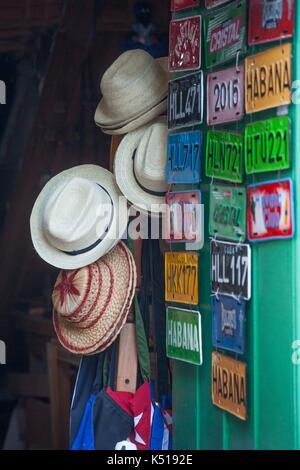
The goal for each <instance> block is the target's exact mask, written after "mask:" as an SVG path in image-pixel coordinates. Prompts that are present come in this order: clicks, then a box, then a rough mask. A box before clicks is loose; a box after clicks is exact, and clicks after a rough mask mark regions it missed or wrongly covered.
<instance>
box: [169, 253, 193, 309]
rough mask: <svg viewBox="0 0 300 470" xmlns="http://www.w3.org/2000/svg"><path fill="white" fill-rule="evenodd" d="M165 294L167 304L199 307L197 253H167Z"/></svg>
mask: <svg viewBox="0 0 300 470" xmlns="http://www.w3.org/2000/svg"><path fill="white" fill-rule="evenodd" d="M165 292H166V294H165V299H166V301H167V302H179V303H181V304H189V305H198V303H199V293H198V292H199V289H198V255H197V254H196V253H165Z"/></svg>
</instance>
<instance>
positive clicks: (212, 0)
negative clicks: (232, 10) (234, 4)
mask: <svg viewBox="0 0 300 470" xmlns="http://www.w3.org/2000/svg"><path fill="white" fill-rule="evenodd" d="M228 2H229V0H205V8H207V9H208V10H209V9H210V8H214V7H218V6H220V5H224V3H228Z"/></svg>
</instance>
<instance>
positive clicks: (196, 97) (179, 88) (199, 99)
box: [168, 71, 203, 130]
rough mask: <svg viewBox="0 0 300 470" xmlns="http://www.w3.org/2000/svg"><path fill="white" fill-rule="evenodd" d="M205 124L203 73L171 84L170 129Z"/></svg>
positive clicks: (169, 100) (169, 103)
mask: <svg viewBox="0 0 300 470" xmlns="http://www.w3.org/2000/svg"><path fill="white" fill-rule="evenodd" d="M202 122H203V73H202V71H199V72H197V73H193V74H189V75H186V76H185V77H181V78H177V79H176V80H172V81H170V82H169V98H168V129H169V130H172V129H179V128H180V127H189V126H195V125H198V124H202Z"/></svg>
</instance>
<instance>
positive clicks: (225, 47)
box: [204, 0, 247, 68]
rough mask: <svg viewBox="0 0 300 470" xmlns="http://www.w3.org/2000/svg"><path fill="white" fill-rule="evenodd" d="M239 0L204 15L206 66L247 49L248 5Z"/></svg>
mask: <svg viewBox="0 0 300 470" xmlns="http://www.w3.org/2000/svg"><path fill="white" fill-rule="evenodd" d="M246 3H247V2H246V1H245V0H239V1H236V2H233V3H231V4H229V5H228V6H226V7H224V8H220V9H218V10H213V11H212V12H211V13H209V14H208V15H206V16H205V17H204V37H205V59H206V67H207V68H211V67H214V66H215V65H218V64H222V63H225V62H228V61H230V60H233V59H235V58H236V55H237V53H238V52H241V53H244V52H245V50H246V31H247V21H246V17H247V5H246Z"/></svg>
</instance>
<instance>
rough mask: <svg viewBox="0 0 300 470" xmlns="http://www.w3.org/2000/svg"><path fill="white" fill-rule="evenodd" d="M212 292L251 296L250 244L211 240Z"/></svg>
mask: <svg viewBox="0 0 300 470" xmlns="http://www.w3.org/2000/svg"><path fill="white" fill-rule="evenodd" d="M211 283H212V286H211V287H212V292H214V293H216V294H225V295H233V296H236V297H238V298H241V299H245V300H250V298H251V249H250V246H249V245H245V244H241V243H239V244H236V243H227V242H220V241H214V240H213V241H212V242H211Z"/></svg>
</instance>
